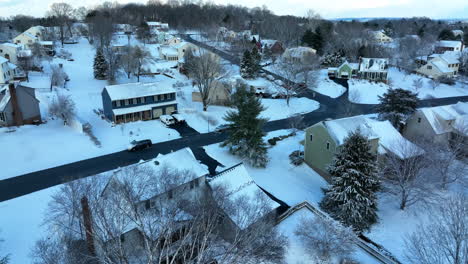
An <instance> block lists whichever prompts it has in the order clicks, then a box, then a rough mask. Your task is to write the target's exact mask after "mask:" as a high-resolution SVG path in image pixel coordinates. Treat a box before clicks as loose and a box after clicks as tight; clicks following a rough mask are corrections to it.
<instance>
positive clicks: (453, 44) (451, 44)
mask: <svg viewBox="0 0 468 264" xmlns="http://www.w3.org/2000/svg"><path fill="white" fill-rule="evenodd" d="M437 46H438V47H446V48H458V47H461V46H462V43H461V41H458V40H440V41H438V42H437Z"/></svg>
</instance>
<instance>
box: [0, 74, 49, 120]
mask: <svg viewBox="0 0 468 264" xmlns="http://www.w3.org/2000/svg"><path fill="white" fill-rule="evenodd" d="M40 122H41V111H40V110H39V100H37V98H36V96H35V93H34V89H33V88H29V87H25V86H22V85H19V84H17V83H10V84H7V85H4V86H3V87H0V126H22V125H25V124H39V123H40Z"/></svg>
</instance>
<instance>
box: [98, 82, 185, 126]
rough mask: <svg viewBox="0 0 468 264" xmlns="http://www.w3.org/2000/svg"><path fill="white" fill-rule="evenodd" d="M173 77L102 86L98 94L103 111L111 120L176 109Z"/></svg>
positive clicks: (143, 117) (157, 114) (128, 119)
mask: <svg viewBox="0 0 468 264" xmlns="http://www.w3.org/2000/svg"><path fill="white" fill-rule="evenodd" d="M173 84H174V81H172V80H164V81H160V82H156V83H127V84H118V85H108V86H106V87H105V88H104V89H103V91H102V93H101V95H102V104H103V109H104V115H105V116H106V117H107V118H108V119H109V120H111V121H112V122H114V123H117V124H119V123H127V122H133V121H139V120H150V119H157V118H159V117H160V116H161V115H165V114H172V113H173V112H174V111H176V110H177V101H176V91H175V90H174V88H173V86H172V85H173Z"/></svg>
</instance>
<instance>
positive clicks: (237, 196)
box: [208, 163, 280, 229]
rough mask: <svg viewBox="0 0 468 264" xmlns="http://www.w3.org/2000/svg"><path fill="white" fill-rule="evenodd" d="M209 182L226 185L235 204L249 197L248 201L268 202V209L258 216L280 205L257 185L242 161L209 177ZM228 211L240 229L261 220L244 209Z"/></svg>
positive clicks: (230, 199) (231, 200) (211, 184)
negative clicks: (245, 212) (247, 215)
mask: <svg viewBox="0 0 468 264" xmlns="http://www.w3.org/2000/svg"><path fill="white" fill-rule="evenodd" d="M208 184H209V185H210V186H211V187H216V186H223V187H225V188H226V191H227V196H228V199H229V201H230V202H232V203H233V204H239V203H242V202H245V201H246V200H244V199H247V201H249V202H251V203H255V202H260V201H262V202H266V203H267V207H269V208H265V209H267V210H264V211H263V212H262V215H259V216H258V217H259V218H261V217H263V216H264V215H266V214H267V213H269V212H271V211H272V210H273V209H275V208H278V207H279V206H280V205H279V204H278V203H277V202H275V201H273V200H271V199H270V198H269V197H268V196H267V195H266V194H265V193H264V192H263V191H262V190H261V189H260V188H259V187H258V186H257V184H256V183H255V181H254V180H253V179H252V178H251V177H250V175H249V173H248V172H247V169H246V168H245V166H244V164H242V163H240V164H238V165H235V166H234V167H231V168H229V169H227V170H225V171H223V172H220V173H219V174H217V175H216V176H214V177H213V178H211V179H209V181H208ZM226 213H227V214H228V216H229V218H231V220H232V221H233V222H234V223H235V224H236V225H237V226H238V227H239V228H240V229H245V228H247V227H249V226H250V225H251V224H253V223H255V222H256V221H257V220H259V218H257V219H253V217H246V215H244V214H243V213H242V210H227V211H226Z"/></svg>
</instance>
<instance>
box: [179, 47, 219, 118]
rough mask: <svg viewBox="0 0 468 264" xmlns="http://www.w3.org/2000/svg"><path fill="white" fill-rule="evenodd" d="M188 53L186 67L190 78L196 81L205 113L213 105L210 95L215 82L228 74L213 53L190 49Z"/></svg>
mask: <svg viewBox="0 0 468 264" xmlns="http://www.w3.org/2000/svg"><path fill="white" fill-rule="evenodd" d="M186 53H187V56H185V67H186V69H187V71H188V75H189V77H190V78H192V79H193V80H194V82H195V84H196V85H197V87H198V91H199V92H200V96H201V99H202V103H203V111H206V110H207V109H208V105H210V103H211V102H210V93H211V90H212V89H213V87H215V85H214V83H215V81H219V80H221V79H223V78H224V76H225V74H226V72H225V70H224V68H223V66H222V65H221V62H220V59H219V57H218V56H217V55H215V54H213V53H211V52H208V51H205V50H202V49H199V50H197V51H193V50H191V49H189V50H187V51H186Z"/></svg>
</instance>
